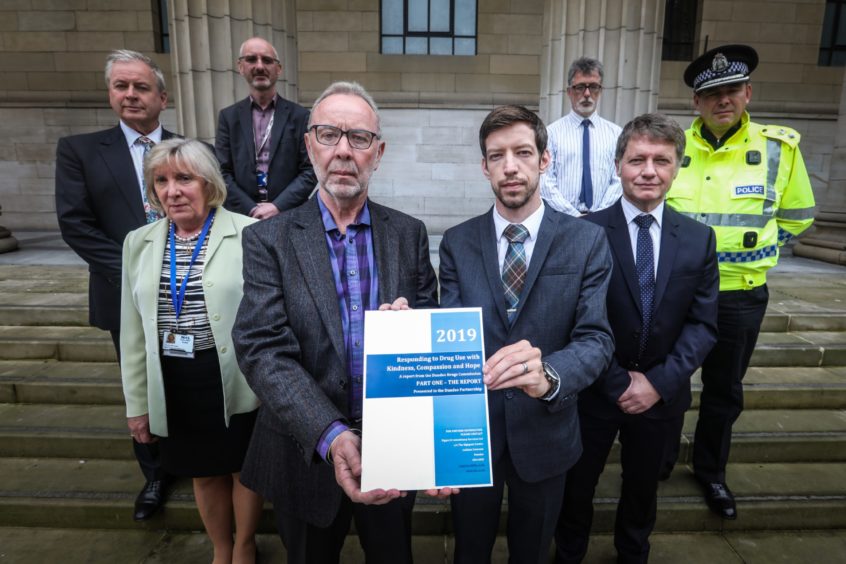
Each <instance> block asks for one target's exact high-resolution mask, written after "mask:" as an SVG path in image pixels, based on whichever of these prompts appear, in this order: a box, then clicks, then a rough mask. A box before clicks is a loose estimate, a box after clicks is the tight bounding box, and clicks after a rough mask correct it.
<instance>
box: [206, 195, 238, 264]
mask: <svg viewBox="0 0 846 564" xmlns="http://www.w3.org/2000/svg"><path fill="white" fill-rule="evenodd" d="M233 235H237V231H236V230H235V225H234V224H233V223H232V219H231V218H230V217H229V216H228V215H227V214H226V212H225V211H224V210H223V208H218V209H217V211H216V212H215V218H214V225H213V226H212V228H211V230H210V231H209V244H208V246H207V247H206V258H205V261H206V264H208V262H209V261H210V260H211V258H212V256H214V253H215V252H216V251H217V249H218V248H219V247H220V244H221V243H222V242H223V239H224V238H226V237H232V236H233Z"/></svg>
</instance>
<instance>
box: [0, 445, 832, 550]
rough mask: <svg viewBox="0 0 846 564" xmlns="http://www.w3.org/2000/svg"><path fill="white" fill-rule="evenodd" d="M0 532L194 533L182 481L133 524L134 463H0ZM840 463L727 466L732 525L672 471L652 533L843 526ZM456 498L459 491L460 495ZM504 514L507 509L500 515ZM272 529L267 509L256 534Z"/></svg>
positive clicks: (442, 523) (432, 529)
mask: <svg viewBox="0 0 846 564" xmlns="http://www.w3.org/2000/svg"><path fill="white" fill-rule="evenodd" d="M0 475H2V476H4V477H5V478H4V480H3V482H2V483H0V526H24V527H67V528H77V527H79V528H93V529H146V530H156V529H162V528H164V529H167V530H169V531H185V530H201V527H202V524H201V523H200V520H199V516H198V515H197V512H196V506H195V504H194V501H193V495H192V493H191V484H190V481H189V480H182V481H180V482H178V483H177V484H176V485H175V486H174V488H173V490H172V493H171V495H170V498H169V501H168V503H167V505H166V507H165V509H164V510H163V511H162V512H160V513H159V514H158V515H156V516H155V517H154V518H153V519H151V520H150V521H149V522H147V523H144V524H138V523H135V522H134V521H132V517H131V508H132V503H133V499H134V496H135V493H137V490H138V489H139V488H140V487H141V478H140V472H139V470H138V468H137V465H136V464H135V462H133V461H128V460H127V461H118V460H101V459H88V460H72V459H33V458H2V459H0ZM844 475H846V464H844V463H784V464H775V463H771V464H743V463H734V464H730V465H729V468H728V480H729V484H730V485H731V487H732V489H733V491H734V493H735V495H736V496H737V499H738V513H739V515H740V518H739V519H738V520H737V521H734V522H724V521H722V520H721V519H719V518H718V517H717V516H715V515H713V514H712V513H711V512H710V511H709V510H708V509H707V507H706V506H705V503H704V500H703V499H702V496H701V491H700V488H699V486H698V484H697V483H696V481H695V480H694V479H693V477H692V475H691V474H690V473H689V472H688V471H685V470H684V469H682V468H680V469H679V470H678V471H676V472H675V473H674V475H673V476H672V477H671V478H670V479H669V480H668V481H666V482H663V483H661V485H660V487H659V491H658V496H659V500H658V523H657V525H656V531H658V532H669V531H719V530H761V529H842V528H846V483H844V481H843V476H844ZM619 487H620V467H619V466H618V465H616V464H609V465H608V466H607V467H606V471H605V472H604V473H603V476H602V477H601V479H600V483H599V485H598V486H597V492H596V498H595V506H596V515H595V519H594V522H595V524H594V530H595V531H596V532H608V531H610V530H612V528H613V518H614V511H615V506H616V499H617V495H618V492H619ZM459 495H460V494H459ZM506 510H507V508H506ZM449 513H450V509H449V503H448V502H444V501H440V500H432V499H430V498H425V497H423V496H420V498H419V500H418V503H417V505H416V508H415V518H414V525H413V527H414V532H415V534H418V535H442V534H444V533H449V532H451V522H450V518H449ZM260 530H261V531H262V532H267V533H271V532H273V519H272V515H271V509H270V506H269V505H266V506H265V511H264V514H263V516H262V524H261V527H260Z"/></svg>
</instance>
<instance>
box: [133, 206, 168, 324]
mask: <svg viewBox="0 0 846 564" xmlns="http://www.w3.org/2000/svg"><path fill="white" fill-rule="evenodd" d="M169 225H170V223H169V222H168V221H167V220H166V219H162V220H159V221H158V222H157V223H156V224H155V225H154V226H153V227H152V228H151V229H150V230H149V231H148V232H147V235H146V236H145V237H144V241H145V242H146V243H147V245H149V249H150V253H149V254H147V255H144V254H143V253H139V255H138V256H140V257H146V258H149V259H150V261H149V262H150V264H151V266H150V267H149V268H145V269H144V270H143V274H142V277H143V280H141V281H139V282H138V287H139V288H145V287H146V288H158V287H159V281H160V280H161V277H162V257H163V256H164V250H165V245H166V243H167V237H168V226H169ZM145 301H147V302H148V303H150V304H151V306H150V311H146V312H142V314H144V315H145V316H152V317H153V318H154V320H155V323H158V320H159V307H158V305H157V303H156V302H155V301H154V302H149V300H145Z"/></svg>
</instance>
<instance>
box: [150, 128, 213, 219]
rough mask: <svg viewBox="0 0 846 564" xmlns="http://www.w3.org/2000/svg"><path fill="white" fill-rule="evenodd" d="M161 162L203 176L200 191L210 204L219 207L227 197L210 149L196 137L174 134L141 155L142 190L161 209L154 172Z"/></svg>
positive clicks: (163, 164) (151, 203) (154, 205)
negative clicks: (182, 136) (180, 136)
mask: <svg viewBox="0 0 846 564" xmlns="http://www.w3.org/2000/svg"><path fill="white" fill-rule="evenodd" d="M163 166H172V167H174V168H177V169H180V170H183V171H186V172H188V171H190V172H191V173H193V174H195V175H197V176H200V177H202V178H203V179H204V180H205V181H206V186H205V188H204V189H203V192H204V194H205V196H206V204H208V205H209V207H212V208H217V207H220V206H222V205H223V202H225V201H226V183H225V182H224V181H223V176H221V174H220V166H219V165H218V164H217V159H216V158H215V157H214V154H213V153H212V152H211V149H209V148H208V147H207V146H206V144H205V143H203V142H202V141H198V140H196V139H182V138H178V137H174V138H171V139H167V140H165V141H162V142H161V143H157V144H156V145H155V146H154V147H153V148H152V149H150V152H149V153H147V156H146V157H145V158H144V191H145V193H146V194H147V201H149V202H150V205H152V206H153V207H154V208H156V209H157V210H159V211H160V212H164V209H163V207H162V203H161V201H160V200H159V197H158V196H157V195H156V190H155V183H154V178H153V175H154V173H155V171H156V169H159V168H161V167H163Z"/></svg>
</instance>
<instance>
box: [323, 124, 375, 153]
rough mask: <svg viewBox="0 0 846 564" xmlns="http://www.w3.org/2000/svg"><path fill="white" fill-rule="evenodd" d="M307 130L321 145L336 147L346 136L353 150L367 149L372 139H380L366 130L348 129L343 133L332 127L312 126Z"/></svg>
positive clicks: (339, 129)
mask: <svg viewBox="0 0 846 564" xmlns="http://www.w3.org/2000/svg"><path fill="white" fill-rule="evenodd" d="M308 130H309V131H314V137H315V138H316V139H317V142H318V143H320V144H321V145H329V146H334V145H337V144H338V143H340V142H341V137H343V136H345V135H346V136H347V142H348V143H349V144H350V147H352V148H354V149H369V148H370V145H372V144H373V140H374V139H381V138H382V137H381V136H380V135H379V134H377V133H373V132H372V131H367V130H366V129H350V130H349V131H344V130H343V129H341V128H339V127H335V126H334V125H312V126H311V127H309V128H308Z"/></svg>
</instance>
